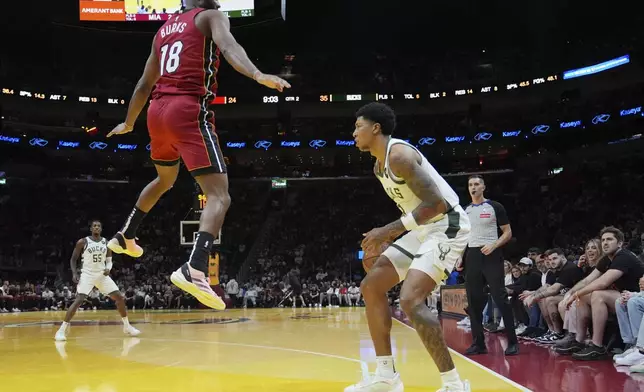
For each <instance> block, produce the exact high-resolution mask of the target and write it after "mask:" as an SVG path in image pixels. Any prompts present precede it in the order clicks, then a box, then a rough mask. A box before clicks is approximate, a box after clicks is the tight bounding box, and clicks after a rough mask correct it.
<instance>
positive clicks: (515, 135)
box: [503, 130, 521, 137]
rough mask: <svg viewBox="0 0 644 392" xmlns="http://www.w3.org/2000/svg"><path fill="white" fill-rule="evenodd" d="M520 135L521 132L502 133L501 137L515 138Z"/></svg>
mask: <svg viewBox="0 0 644 392" xmlns="http://www.w3.org/2000/svg"><path fill="white" fill-rule="evenodd" d="M520 134H521V131H520V130H518V131H503V137H517V136H519V135H520Z"/></svg>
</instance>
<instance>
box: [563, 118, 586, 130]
mask: <svg viewBox="0 0 644 392" xmlns="http://www.w3.org/2000/svg"><path fill="white" fill-rule="evenodd" d="M579 127H581V120H577V121H564V122H562V123H560V124H559V128H561V129H564V128H579Z"/></svg>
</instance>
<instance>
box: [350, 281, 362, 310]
mask: <svg viewBox="0 0 644 392" xmlns="http://www.w3.org/2000/svg"><path fill="white" fill-rule="evenodd" d="M347 292H348V294H347V295H348V298H349V306H358V304H359V303H360V287H359V286H357V285H356V282H351V287H349V289H348V290H347Z"/></svg>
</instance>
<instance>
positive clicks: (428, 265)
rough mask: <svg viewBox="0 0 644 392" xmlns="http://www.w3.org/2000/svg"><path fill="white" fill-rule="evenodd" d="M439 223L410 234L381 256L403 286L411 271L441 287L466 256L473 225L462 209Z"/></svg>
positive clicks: (455, 210)
mask: <svg viewBox="0 0 644 392" xmlns="http://www.w3.org/2000/svg"><path fill="white" fill-rule="evenodd" d="M443 221H445V222H443ZM436 223H437V224H438V225H436V224H432V225H428V226H421V227H419V228H418V229H416V230H412V231H410V232H408V233H407V234H405V235H404V236H402V237H400V238H399V239H398V240H397V241H396V242H394V243H393V244H391V246H389V248H387V250H385V251H384V252H383V253H382V255H383V256H385V257H387V259H389V261H391V263H392V264H393V266H394V268H396V272H398V276H399V278H400V281H401V282H402V281H403V280H405V277H406V276H407V271H409V269H410V268H411V269H415V270H419V271H423V272H424V273H426V274H427V275H429V276H430V277H431V278H432V279H433V280H434V282H436V283H437V284H440V283H441V282H442V281H443V280H445V279H446V278H447V276H449V274H451V273H452V270H453V269H454V267H455V265H456V263H457V262H458V260H459V258H460V257H461V256H462V255H463V252H464V251H465V248H466V247H467V244H468V242H469V234H470V221H469V218H468V217H467V215H466V214H465V212H464V211H463V209H462V208H461V207H460V206H457V207H456V208H455V209H454V210H453V211H452V212H450V213H449V214H447V215H446V216H445V218H443V220H441V221H439V222H436Z"/></svg>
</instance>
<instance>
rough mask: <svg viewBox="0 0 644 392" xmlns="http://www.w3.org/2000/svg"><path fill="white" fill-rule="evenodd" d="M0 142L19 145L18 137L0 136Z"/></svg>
mask: <svg viewBox="0 0 644 392" xmlns="http://www.w3.org/2000/svg"><path fill="white" fill-rule="evenodd" d="M0 142H4V143H11V144H16V143H20V138H19V137H13V136H4V135H0Z"/></svg>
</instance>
